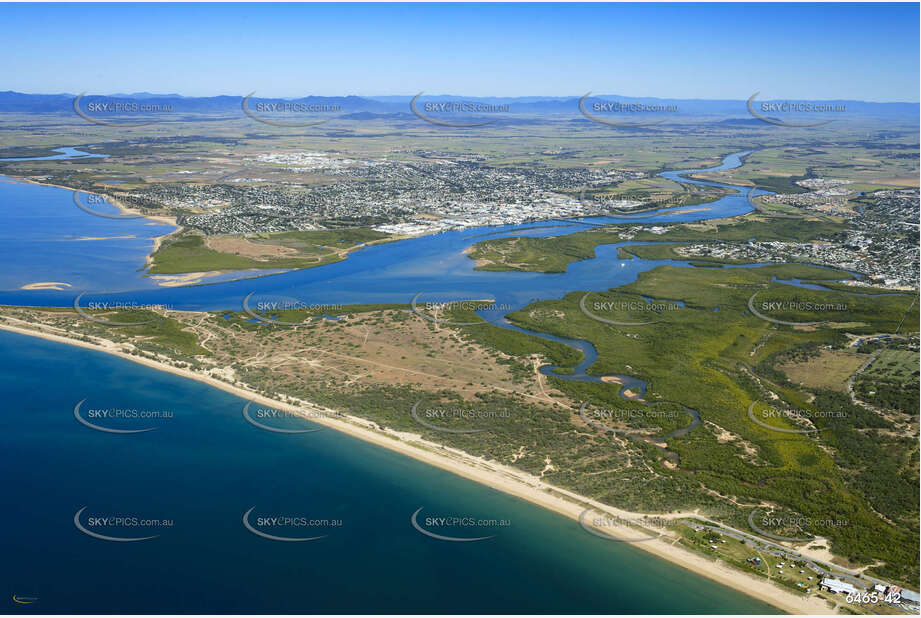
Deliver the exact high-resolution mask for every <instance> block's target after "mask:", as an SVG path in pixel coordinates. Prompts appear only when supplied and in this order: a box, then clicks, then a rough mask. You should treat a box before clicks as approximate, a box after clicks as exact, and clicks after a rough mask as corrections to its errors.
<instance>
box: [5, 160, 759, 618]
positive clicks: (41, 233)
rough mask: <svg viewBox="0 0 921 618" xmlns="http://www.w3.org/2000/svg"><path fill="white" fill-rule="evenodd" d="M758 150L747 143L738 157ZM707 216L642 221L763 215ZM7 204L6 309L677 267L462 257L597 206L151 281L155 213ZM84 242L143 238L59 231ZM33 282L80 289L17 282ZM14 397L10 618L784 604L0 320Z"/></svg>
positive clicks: (196, 301)
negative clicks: (508, 266)
mask: <svg viewBox="0 0 921 618" xmlns="http://www.w3.org/2000/svg"><path fill="white" fill-rule="evenodd" d="M740 154H742V153H740ZM738 161H739V155H733V156H731V157H728V158H727V160H726V161H725V162H724V165H723V166H721V167H724V166H730V167H731V166H734V165H738ZM700 208H706V209H707V210H706V211H703V212H694V213H683V214H682V213H677V212H672V211H665V212H664V214H663V215H662V216H660V217H652V215H654V214H656V213H647V214H646V215H645V216H643V217H640V218H631V219H630V220H632V221H637V222H639V221H642V220H649V221H655V222H657V223H659V222H661V223H664V222H667V221H678V220H694V219H702V218H709V217H725V216H731V215H736V214H741V213H743V212H747V211H748V210H750V206H749V205H748V202H747V199H746V198H745V196H744V195H743V194H733V195H730V196H727V197H725V198H723V199H722V200H719V201H718V202H715V203H713V204H709V205H705V206H702V207H700ZM679 210H683V209H679ZM0 217H2V219H3V221H4V223H5V224H8V225H4V228H3V229H4V230H5V231H4V232H3V234H4V237H3V242H2V243H0V247H2V248H3V249H2V251H3V257H4V259H6V260H7V261H6V263H7V264H13V265H14V266H13V267H12V268H11V272H12V274H11V272H7V273H6V274H4V275H3V278H2V282H3V285H2V288H3V289H4V290H5V291H4V292H2V293H0V302H2V303H6V304H19V305H59V306H68V305H71V304H72V303H73V300H74V296H75V295H76V294H78V293H81V292H87V293H88V294H87V299H89V298H92V299H94V300H100V299H103V298H104V299H106V300H114V299H123V300H126V301H128V302H137V303H158V304H167V305H170V306H172V307H175V308H181V309H220V308H227V309H239V308H240V306H241V302H242V299H243V298H244V297H245V296H246V295H247V294H250V293H251V292H252V293H255V294H257V295H263V296H265V297H269V296H271V295H275V296H279V295H284V296H287V297H291V298H294V299H296V300H298V301H300V302H304V303H343V304H345V303H356V302H409V301H410V300H411V299H412V298H413V297H417V298H421V299H426V300H428V299H437V300H451V299H456V298H463V297H466V298H494V299H495V300H496V301H497V304H500V305H504V306H508V307H510V308H517V307H519V306H523V305H525V304H527V303H528V302H530V301H531V300H533V299H534V298H558V297H560V296H562V295H563V294H564V293H565V292H566V291H569V290H576V289H593V290H602V289H607V288H609V287H612V286H615V285H621V284H624V283H627V282H629V281H632V280H633V279H635V277H636V276H637V274H638V273H640V272H642V271H644V270H647V269H649V268H652V267H654V266H655V265H658V264H661V263H662V262H648V261H644V260H638V259H632V260H626V261H621V260H619V259H617V254H616V247H614V246H611V245H609V246H602V247H599V248H598V250H597V255H598V257H597V258H596V259H594V260H587V261H584V262H579V263H575V264H572V265H571V266H570V268H569V270H568V271H567V273H565V274H559V275H544V274H538V273H486V272H478V271H474V270H473V262H472V261H471V260H469V258H467V257H466V256H465V255H463V254H462V253H461V251H462V250H463V249H464V248H465V247H467V246H469V245H470V244H472V243H473V242H475V240H474V239H473V238H472V237H474V236H480V235H482V234H487V233H488V234H496V235H503V234H527V235H540V236H544V235H552V234H560V233H569V232H572V231H576V230H578V229H580V228H581V226H584V225H586V224H590V223H592V222H598V221H601V222H608V221H622V220H627V219H618V218H595V219H592V220H587V221H586V222H584V223H572V225H571V226H569V227H560V226H561V225H562V224H560V223H556V224H550V223H548V224H542V225H539V226H538V227H537V229H531V230H520V228H521V227H532V226H531V225H529V226H505V227H499V228H488V229H478V230H463V231H458V232H449V233H445V234H440V235H437V236H428V237H422V238H417V239H413V240H409V241H404V242H400V243H394V244H390V245H382V246H375V247H369V248H366V249H363V250H361V251H358V252H356V253H355V254H353V255H351V256H350V257H349V259H347V260H345V261H344V262H340V263H338V264H334V265H330V266H326V267H322V268H317V269H312V270H305V271H299V272H292V273H286V274H281V275H274V276H270V277H262V278H258V279H252V280H244V281H236V282H230V283H220V284H214V285H206V286H196V287H187V288H171V289H165V288H155V287H153V285H152V284H151V282H150V280H149V279H145V278H144V277H142V276H141V273H139V272H137V269H138V264H139V263H140V264H142V263H143V255H144V254H145V250H146V248H147V247H148V245H149V242H150V238H152V237H153V236H156V235H158V234H159V233H162V232H163V230H162V229H154V227H151V229H146V228H145V226H149V225H150V223H149V222H146V221H144V220H131V221H129V220H106V219H102V218H98V217H93V216H92V215H88V214H86V213H84V212H82V211H81V210H80V209H78V208H76V207H75V206H74V204H73V202H72V193H71V192H70V191H65V190H62V189H57V188H53V187H42V186H37V185H29V184H22V183H17V182H14V181H12V180H11V179H8V180H7V181H6V182H0ZM157 225H159V224H157ZM532 225H533V224H532ZM68 234H69V235H71V236H75V237H79V236H87V237H93V238H95V237H109V236H131V235H133V236H134V238H122V239H119V240H118V241H114V240H108V241H76V240H72V239H71V240H62V239H61V238H62V235H68ZM72 242H88V243H93V244H92V247H93V252H92V254H91V255H89V256H88V255H87V252H86V250H85V249H80V248H76V249H72V248H68V249H67V250H61V251H58V252H57V253H53V254H49V253H47V252H48V251H49V248H54V247H55V246H58V245H65V244H66V243H72ZM120 243H123V244H120ZM55 269H57V270H55ZM23 281H25V282H34V281H60V282H67V283H70V284H71V285H72V287H71V288H68V289H66V290H61V291H56V290H21V289H19V288H20V286H21V285H23V283H22V282H23ZM507 310H508V309H506V311H507ZM586 351H587V352H589V354H587V356H589V355H590V353H591V352H593V350H588V349H586ZM586 360H587V361H588V360H589V359H588V358H587V359H586ZM585 366H586V367H587V366H588V363H585ZM582 370H583V371H584V367H583V368H582ZM0 392H2V393H3V394H4V401H5V406H4V412H3V414H2V415H0V481H2V483H3V486H4V489H5V491H4V496H5V498H4V499H3V509H2V512H3V514H4V517H3V520H2V521H3V525H2V527H0V546H2V547H4V548H5V550H6V551H5V555H4V559H3V560H2V561H0V581H2V582H3V583H2V585H3V586H5V587H6V593H7V595H6V599H7V603H8V608H9V609H8V611H16V612H17V613H27V612H34V613H54V612H67V613H119V612H146V613H204V612H219V613H266V612H268V613H272V612H278V613H284V612H303V613H325V612H328V613H351V612H359V613H363V612H384V613H623V614H633V613H727V614H731V613H776V610H773V609H772V608H771V607H769V606H767V605H766V604H764V603H761V602H759V601H755V600H753V599H751V598H749V597H746V596H744V595H743V594H740V593H738V592H736V591H734V590H731V589H729V588H726V587H724V586H721V585H718V584H716V583H713V582H711V581H710V580H707V579H705V578H703V577H702V576H700V575H698V574H695V573H692V572H689V571H686V570H684V569H681V568H678V567H675V566H673V565H671V564H669V563H667V562H665V561H663V560H660V559H658V558H655V557H653V556H651V555H649V554H647V553H645V552H642V551H641V550H640V549H638V548H637V547H635V546H632V545H630V544H628V543H618V542H613V541H608V540H605V539H601V538H599V537H597V536H593V535H590V534H588V533H586V532H585V531H584V530H582V529H581V528H580V526H579V525H578V524H577V523H576V522H573V521H571V520H569V519H567V518H564V517H562V516H559V515H556V514H554V513H551V512H549V511H546V510H544V509H541V508H539V507H536V506H533V505H531V504H529V503H526V502H523V501H521V500H518V499H516V498H513V497H510V496H507V495H505V494H502V493H501V492H498V491H495V490H492V489H490V488H487V487H484V486H481V485H478V484H476V483H473V482H471V481H468V480H466V479H462V478H460V477H456V476H454V475H452V474H450V473H448V472H444V471H441V470H438V469H436V468H432V467H430V466H427V465H425V464H422V463H419V462H416V461H414V460H412V459H410V458H407V457H404V456H402V455H398V454H396V453H392V452H390V451H387V450H385V449H382V448H379V447H376V446H373V445H370V444H367V443H363V442H361V441H359V440H356V439H354V438H351V437H348V436H346V435H343V434H340V433H337V432H334V431H331V430H325V429H321V430H319V431H311V432H309V433H296V434H292V433H278V432H273V431H267V430H265V429H261V428H259V427H256V426H255V425H254V424H252V423H249V422H247V420H246V419H245V418H244V415H243V409H244V406H245V404H246V401H244V400H242V399H239V398H237V397H235V396H232V395H230V394H227V393H224V392H223V391H220V390H216V389H213V388H210V387H208V386H205V385H203V384H200V383H198V382H194V381H189V380H185V379H183V378H180V377H177V376H173V375H170V374H165V373H161V372H158V371H155V370H152V369H148V368H146V367H142V366H139V365H136V364H133V363H130V362H127V361H125V360H123V359H119V358H115V357H112V356H109V355H106V354H103V353H99V352H95V351H90V350H84V349H80V348H76V347H73V346H69V345H66V344H58V343H53V342H48V341H43V340H38V339H34V338H31V337H26V336H20V335H15V334H10V333H4V332H0ZM103 410H105V411H115V416H114V418H113V417H110V416H100V415H101V414H103V413H102V412H101V411H103ZM105 414H106V415H108V414H110V412H106V413H105ZM79 419H83V420H79ZM263 422H265V423H271V424H272V425H273V426H274V427H275V428H279V429H287V430H307V429H320V427H319V426H316V425H311V424H310V423H308V422H306V421H302V420H292V419H271V420H264V421H263ZM94 424H95V425H96V426H97V427H105V428H108V429H114V430H118V431H123V432H135V433H115V432H112V431H101V430H99V429H94V428H92V427H91V426H90V425H94ZM420 509H421V510H420ZM414 513H415V514H416V519H415V520H412V519H411V518H412V517H413V515H414ZM433 535H434V536H433ZM269 537H275V538H274V539H273V538H269ZM439 537H440V538H439ZM291 539H299V540H291ZM452 539H453V540H452ZM471 539H481V540H471Z"/></svg>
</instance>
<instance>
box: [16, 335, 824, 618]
mask: <svg viewBox="0 0 921 618" xmlns="http://www.w3.org/2000/svg"><path fill="white" fill-rule="evenodd" d="M0 330H6V331H10V332H15V333H20V334H23V335H29V336H33V337H40V338H43V339H47V340H50V341H57V342H60V343H67V344H70V345H76V346H80V347H83V348H88V349H92V350H97V351H101V352H105V353H108V354H113V355H115V356H119V357H121V358H124V359H126V360H129V361H131V362H134V363H139V364H141V365H145V366H147V367H151V368H153V369H157V370H160V371H166V372H168V373H172V374H175V375H178V376H182V377H184V378H189V379H192V380H197V381H199V382H202V383H205V384H208V385H209V386H213V387H215V388H219V389H221V390H224V391H226V392H229V393H232V394H234V395H237V396H239V397H241V398H243V399H249V400H252V401H253V402H255V403H258V404H261V405H265V406H271V407H273V408H276V409H279V410H284V411H286V412H290V413H292V414H300V415H302V416H304V417H306V418H308V419H309V420H310V421H312V422H315V423H318V424H321V425H324V426H326V427H329V428H331V429H334V430H336V431H341V432H343V433H345V434H348V435H350V436H353V437H355V438H358V439H360V440H364V441H366V442H369V443H372V444H375V445H378V446H381V447H384V448H387V449H390V450H392V451H395V452H398V453H401V454H403V455H406V456H408V457H412V458H414V459H416V460H418V461H421V462H424V463H426V464H429V465H432V466H437V467H438V468H441V469H443V470H447V471H449V472H452V473H454V474H457V475H459V476H462V477H464V478H467V479H470V480H472V481H475V482H477V483H481V484H483V485H486V486H489V487H492V488H494V489H497V490H499V491H502V492H505V493H507V494H509V495H513V496H516V497H518V498H521V499H523V500H527V501H528V502H531V503H533V504H536V505H538V506H541V507H543V508H547V509H550V510H552V511H554V512H556V513H559V514H561V515H564V516H566V517H569V518H571V519H573V520H575V521H578V520H579V516H580V514H582V513H583V512H584V511H585V509H587V508H591V509H592V512H593V513H594V516H599V515H600V516H610V517H618V518H623V519H625V520H631V521H636V520H640V519H641V518H642V516H643V514H638V513H632V512H629V511H624V510H621V509H617V508H614V507H610V506H607V505H604V504H601V503H599V502H597V501H595V500H592V499H590V498H586V497H584V496H580V495H578V494H575V493H574V492H571V491H568V490H566V489H562V488H559V487H555V486H553V485H550V484H548V483H546V482H544V481H542V480H540V479H539V478H538V477H536V476H533V475H531V474H527V473H525V472H522V471H519V470H516V469H514V468H511V467H509V466H505V465H503V464H500V463H497V462H493V461H487V460H485V459H483V458H480V457H474V456H471V455H469V454H467V453H464V452H462V451H459V450H457V449H453V448H450V447H445V446H442V445H440V444H437V443H434V442H430V441H428V440H425V439H423V438H422V437H421V436H419V435H418V434H413V433H406V432H396V431H392V430H381V429H380V428H379V427H378V426H377V424H376V423H374V422H373V421H368V420H365V419H361V418H358V417H354V416H349V415H344V414H341V413H339V412H336V411H335V410H331V409H328V408H323V407H320V406H315V405H313V404H310V403H309V402H302V401H296V400H294V399H293V398H291V399H289V400H288V401H279V400H274V399H270V398H268V397H265V396H263V395H260V394H257V393H255V392H253V391H252V390H249V389H248V388H247V387H246V385H245V384H241V383H230V382H228V381H225V380H223V379H220V378H219V377H218V376H220V375H221V374H222V372H221V370H220V369H212V370H211V373H208V374H206V373H201V372H194V371H190V370H188V369H183V368H179V367H174V366H172V365H169V364H167V363H164V362H159V361H156V360H152V359H150V358H144V357H139V356H134V355H131V354H129V353H128V352H127V350H129V349H130V345H128V346H126V345H121V344H117V343H115V342H111V341H107V340H102V339H97V340H96V341H95V342H88V341H81V340H77V339H73V338H71V337H69V336H68V335H69V333H68V332H67V331H64V330H62V329H57V328H53V327H45V326H38V325H33V324H30V323H27V322H24V321H22V320H16V319H13V318H2V321H0ZM689 515H696V513H670V514H667V515H656V517H660V518H667V519H678V518H681V517H687V516H689ZM585 521H586V522H587V523H588V524H589V525H591V518H586V520H585ZM598 530H600V531H602V532H605V533H608V534H612V535H614V536H622V537H623V538H636V536H637V530H636V529H634V528H631V527H628V526H614V525H605V526H604V527H603V528H598ZM632 545H633V547H636V548H638V549H642V550H643V551H647V552H649V553H651V554H654V555H656V556H658V557H660V558H662V559H664V560H667V561H669V562H671V563H673V564H676V565H678V566H681V567H683V568H686V569H688V570H691V571H693V572H694V573H696V574H698V575H702V576H704V577H707V578H709V579H711V580H713V581H716V582H718V583H720V584H723V585H725V586H728V587H730V588H733V589H735V590H738V591H740V592H742V593H744V594H746V595H748V596H750V597H753V598H755V599H758V600H760V601H763V602H765V603H768V604H770V605H772V606H774V607H776V608H778V609H780V610H782V611H784V612H787V613H791V614H832V613H834V612H833V611H832V610H831V609H830V608H829V605H828V603H827V602H825V601H824V600H822V599H820V598H817V597H814V596H811V597H803V596H800V595H797V594H795V593H793V592H790V591H787V590H784V589H783V588H780V587H779V586H776V585H774V584H772V583H771V582H769V581H767V580H765V579H763V578H760V577H757V576H754V575H750V574H748V573H745V572H743V571H741V570H738V569H736V568H734V567H732V566H730V565H728V564H726V563H723V562H720V561H717V560H711V559H709V558H707V557H704V556H702V555H699V554H696V553H694V552H692V551H689V550H687V549H684V548H683V547H680V546H678V545H677V544H675V541H674V539H672V538H667V537H661V538H657V539H653V540H648V541H643V542H637V543H632Z"/></svg>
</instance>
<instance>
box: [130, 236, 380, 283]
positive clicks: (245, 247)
mask: <svg viewBox="0 0 921 618" xmlns="http://www.w3.org/2000/svg"><path fill="white" fill-rule="evenodd" d="M389 238H390V236H388V235H387V234H383V233H380V232H375V231H373V230H368V229H363V228H351V229H346V230H317V231H309V232H280V233H275V234H259V235H253V236H251V237H247V238H239V237H230V238H227V237H223V238H222V237H217V238H216V239H215V238H211V237H209V238H208V239H206V238H205V237H203V236H200V235H198V234H191V233H187V234H183V235H180V236H177V237H174V238H168V239H166V240H165V241H164V243H163V244H162V245H161V247H160V248H159V249H158V250H157V251H156V252H155V253H154V254H153V255H152V256H151V260H152V265H151V266H150V268H149V269H148V271H147V272H148V273H149V274H152V275H174V274H182V273H192V272H205V271H215V270H245V269H249V268H260V269H266V268H271V269H275V268H291V269H300V268H311V267H314V266H322V265H323V264H330V263H332V262H338V261H340V260H343V259H345V257H346V255H347V254H348V253H349V252H350V251H354V250H356V249H360V248H361V247H363V246H365V245H366V244H368V243H373V242H379V241H386V240H388V239H389ZM222 241H223V242H224V243H225V244H223V245H217V244H216V243H218V242H222ZM209 243H211V244H212V246H220V247H222V248H224V249H225V250H223V251H219V250H215V249H214V248H212V247H211V246H209ZM243 252H245V253H247V254H241V253H243Z"/></svg>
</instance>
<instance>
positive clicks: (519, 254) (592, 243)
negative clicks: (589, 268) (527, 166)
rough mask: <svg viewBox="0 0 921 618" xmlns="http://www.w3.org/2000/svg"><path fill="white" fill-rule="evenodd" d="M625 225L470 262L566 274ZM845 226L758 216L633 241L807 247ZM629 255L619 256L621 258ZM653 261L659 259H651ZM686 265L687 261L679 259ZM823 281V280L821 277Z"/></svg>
mask: <svg viewBox="0 0 921 618" xmlns="http://www.w3.org/2000/svg"><path fill="white" fill-rule="evenodd" d="M625 227H629V226H624V225H616V226H610V227H606V228H603V229H598V230H588V231H584V232H576V233H573V234H568V235H565V236H547V237H544V238H529V237H506V238H494V239H490V240H484V241H480V242H478V243H476V244H475V245H474V246H473V251H472V252H471V253H470V254H469V257H471V258H472V259H475V260H480V259H484V260H491V261H492V262H493V263H492V264H487V265H484V266H478V267H477V268H478V269H479V270H492V271H508V270H520V271H530V272H547V273H554V272H565V271H566V268H567V267H568V266H569V264H571V263H572V262H577V261H580V260H587V259H590V258H593V257H595V247H597V246H598V245H603V244H611V243H617V242H621V241H623V240H624V239H623V238H622V237H621V236H620V232H622V231H623V230H624V229H625ZM845 229H846V226H845V225H844V224H843V223H839V222H837V221H834V220H831V219H769V220H765V218H764V217H762V216H759V215H748V216H746V217H741V218H739V219H737V220H733V222H731V223H719V224H713V223H707V224H675V225H670V226H668V227H667V230H666V231H665V232H664V233H662V234H654V233H652V232H646V231H639V232H637V233H636V234H635V235H633V238H632V240H636V241H641V242H645V241H653V242H670V243H680V242H685V243H687V242H698V241H705V242H712V241H715V240H719V241H721V242H725V241H740V242H744V241H747V240H748V239H750V238H754V239H756V240H761V241H766V240H794V241H800V242H808V241H810V240H815V239H816V238H820V237H821V238H833V237H838V236H840V235H842V234H843V232H844V230H845ZM643 247H644V248H638V246H637V245H630V246H629V251H630V252H634V253H636V254H637V255H638V256H639V255H644V256H645V255H648V256H654V255H662V256H667V258H668V259H675V258H674V257H673V256H674V254H673V253H672V252H671V250H669V249H654V248H649V247H653V245H645V246H643ZM626 253H627V252H620V253H619V254H620V255H621V256H623V255H625V254H626ZM649 259H660V258H654V257H650V258H649ZM678 259H686V258H678ZM695 261H696V262H699V263H702V264H709V263H710V262H711V261H713V260H709V259H708V258H706V257H697V258H695ZM817 278H822V277H817Z"/></svg>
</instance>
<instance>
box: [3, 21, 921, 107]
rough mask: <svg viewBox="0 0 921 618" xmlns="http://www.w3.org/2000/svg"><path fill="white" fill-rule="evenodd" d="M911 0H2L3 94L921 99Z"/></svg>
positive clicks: (914, 22)
mask: <svg viewBox="0 0 921 618" xmlns="http://www.w3.org/2000/svg"><path fill="white" fill-rule="evenodd" d="M918 20H919V5H918V4H917V3H915V4H777V3H772V4H748V5H735V4H710V5H702V4H646V5H636V4H606V5H602V4H503V5H495V4H491V5H487V4H480V5H474V4H428V5H420V4H392V5H385V4H340V5H323V4H306V5H293V4H198V5H188V4H157V5H151V4H95V5H79V4H31V5H24V4H20V5H15V4H3V5H0V36H2V40H3V50H4V51H3V60H2V62H0V90H17V91H20V92H33V93H57V92H70V93H76V92H83V91H89V92H91V93H100V94H102V93H113V92H139V91H148V92H157V93H179V94H183V95H193V96H202V95H214V94H230V95H235V96H240V95H243V94H247V93H249V92H251V91H254V90H255V91H258V93H259V94H260V95H263V96H276V97H290V96H304V95H310V94H315V95H345V94H357V95H383V94H415V93H417V92H419V91H421V90H424V91H426V92H428V93H432V94H435V93H439V94H441V93H450V94H465V95H470V96H490V95H492V96H522V95H548V96H557V95H559V96H562V95H566V96H572V95H581V94H584V93H585V92H588V91H589V90H591V91H594V92H603V93H617V94H624V95H632V96H662V97H677V98H733V99H741V98H748V97H749V96H750V95H751V94H752V93H754V92H755V91H758V90H760V91H761V92H762V95H761V96H762V97H763V98H775V97H776V98H781V97H786V98H806V99H836V98H841V99H861V100H867V101H918V99H919V78H918V75H919V61H918V58H919V40H918Z"/></svg>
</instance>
